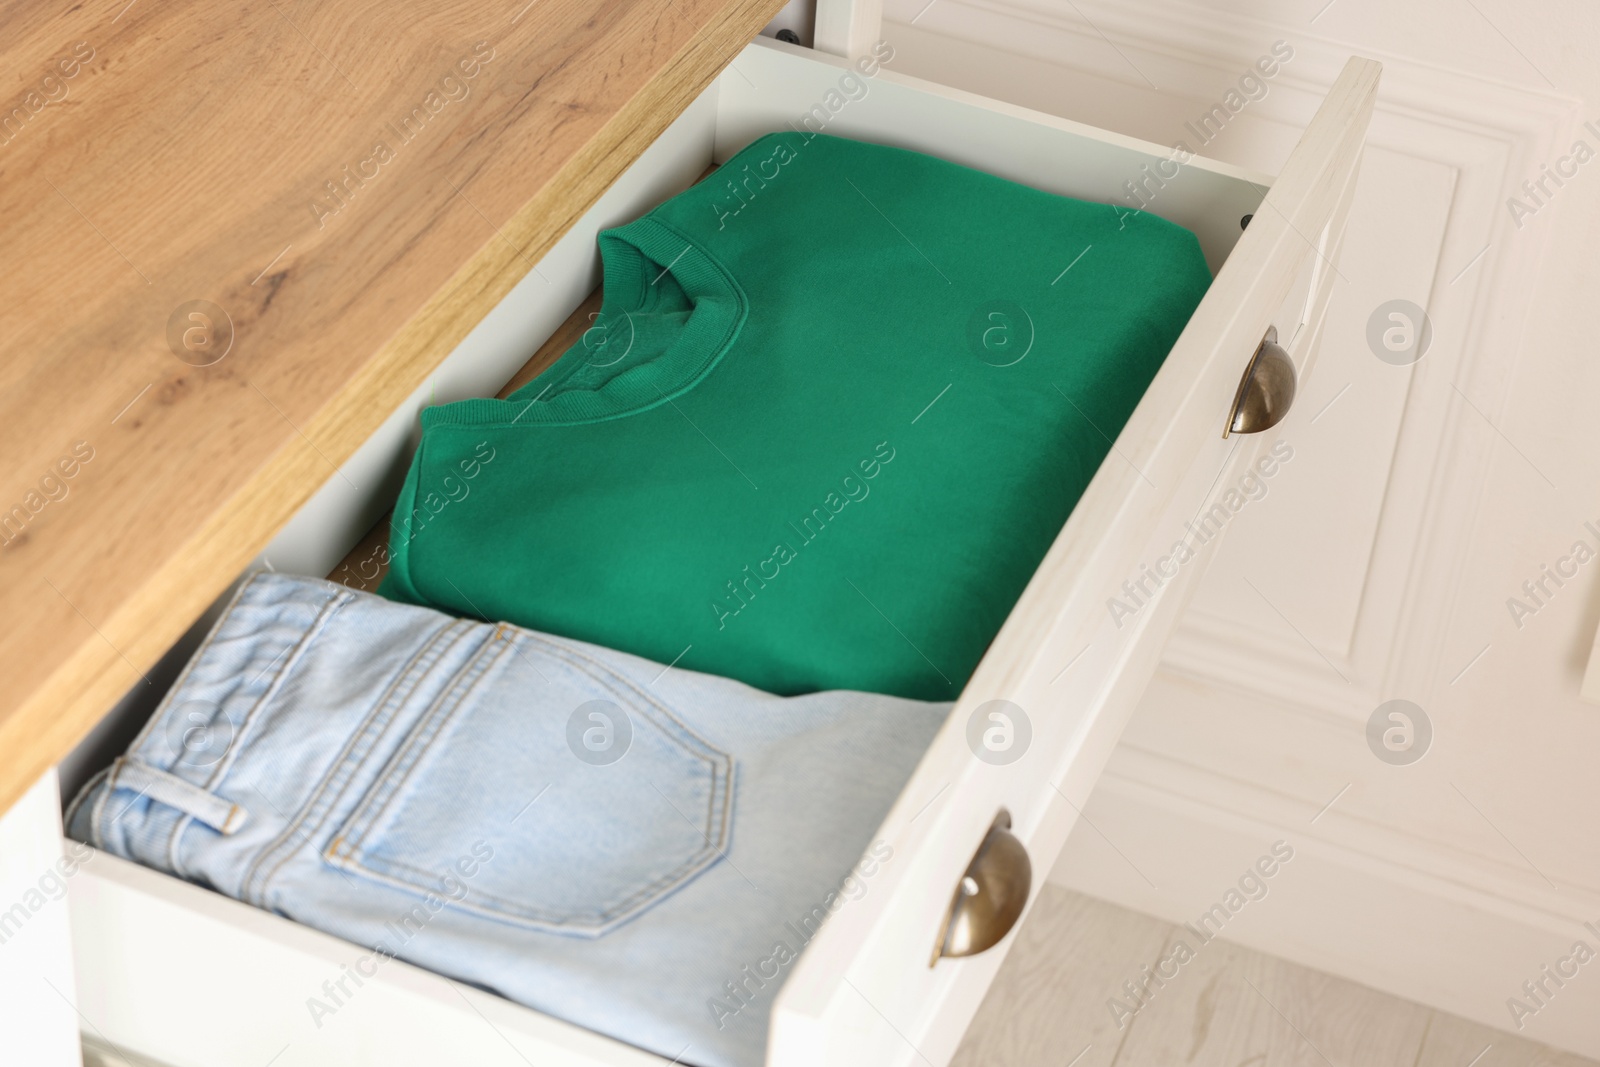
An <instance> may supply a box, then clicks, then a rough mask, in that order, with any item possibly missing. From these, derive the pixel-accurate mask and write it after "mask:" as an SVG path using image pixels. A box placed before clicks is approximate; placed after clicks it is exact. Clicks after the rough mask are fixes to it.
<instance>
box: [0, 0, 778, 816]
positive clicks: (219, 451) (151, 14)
mask: <svg viewBox="0 0 1600 1067" xmlns="http://www.w3.org/2000/svg"><path fill="white" fill-rule="evenodd" d="M64 6H65V5H37V4H28V5H23V4H11V5H9V6H8V7H7V8H6V9H4V10H0V279H3V282H0V618H3V619H4V620H5V622H4V625H3V629H0V810H3V809H4V808H7V807H9V806H10V805H11V803H12V802H13V801H14V800H15V799H16V798H17V797H18V796H19V795H20V794H21V793H22V792H23V791H24V790H25V789H26V788H27V787H28V786H29V785H30V784H31V783H32V782H33V781H35V780H36V779H37V778H38V776H39V775H40V774H41V773H43V772H44V771H45V770H46V769H47V768H48V767H49V766H51V765H52V764H54V763H55V762H57V761H58V760H59V759H60V758H61V757H62V756H63V755H64V754H65V753H66V752H67V751H68V750H69V749H70V748H71V747H72V746H73V745H74V744H75V743H76V742H77V741H78V740H79V739H80V738H81V737H82V736H83V734H84V733H85V732H86V731H87V730H88V729H89V728H90V727H91V726H92V725H93V724H94V723H95V722H96V721H97V720H98V719H99V718H100V717H101V716H102V715H103V714H104V713H105V712H106V711H107V710H108V709H109V708H110V707H112V706H113V705H114V704H115V703H116V702H117V700H118V699H119V698H120V697H121V696H122V695H123V694H124V693H125V692H126V691H127V690H128V689H129V688H130V687H132V686H134V685H143V684H148V683H147V682H146V681H145V672H146V671H148V670H149V669H150V667H151V666H152V665H153V664H154V663H155V662H156V660H157V659H158V658H159V657H160V656H161V654H162V653H163V652H165V651H166V649H167V648H168V647H169V646H170V645H171V644H172V642H173V641H174V640H175V639H176V638H177V637H178V636H179V635H180V634H182V633H183V631H184V630H185V628H187V627H188V626H189V625H190V623H191V622H192V621H193V620H194V619H195V618H196V617H198V615H199V614H200V612H201V611H202V610H203V609H204V608H205V607H206V605H207V604H209V603H210V602H211V601H212V600H213V599H214V598H215V597H217V596H218V595H219V594H220V593H221V592H222V591H223V590H224V589H225V588H226V587H227V585H228V583H229V582H230V581H232V579H233V578H234V577H235V576H237V575H238V573H239V572H240V571H241V570H242V569H243V568H244V567H245V566H246V565H247V564H248V563H249V561H250V560H251V559H252V558H253V557H254V556H255V555H256V554H257V553H258V552H260V551H261V549H262V548H263V547H264V546H265V545H266V543H267V542H268V541H269V540H270V539H271V537H272V536H273V534H274V533H275V532H276V531H277V530H278V529H279V528H280V527H281V526H282V525H283V524H284V523H285V522H286V521H287V520H288V519H289V518H290V517H291V516H292V515H293V514H294V513H295V511H296V510H297V509H298V508H299V507H300V506H301V505H302V504H303V503H304V502H305V501H306V500H307V499H308V498H309V497H310V496H311V494H312V493H313V492H314V491H315V490H316V489H317V488H318V487H319V486H320V485H321V484H322V483H323V482H325V481H326V480H327V479H328V478H329V477H330V476H331V475H332V474H333V472H334V470H335V468H336V467H337V465H338V464H340V463H341V462H343V461H344V460H345V459H347V458H348V457H349V456H350V455H351V453H352V452H354V450H355V449H356V447H357V446H358V445H359V444H361V442H362V441H363V440H365V439H366V438H367V437H368V436H369V435H370V434H371V433H372V432H373V431H374V430H375V429H376V428H377V427H378V425H379V424H380V422H382V420H383V419H384V417H385V416H386V415H388V414H389V413H390V412H391V411H393V410H394V409H395V408H396V407H397V406H398V405H399V404H400V403H401V401H402V400H403V399H404V398H405V397H407V396H408V395H409V394H410V393H411V392H412V391H413V390H414V389H416V388H417V387H418V385H420V384H421V383H422V382H423V381H424V380H425V379H426V378H427V377H428V375H429V373H430V372H431V371H432V369H433V368H434V366H435V365H436V364H437V363H438V362H439V361H440V360H441V359H442V358H443V357H444V356H445V355H446V354H447V353H449V352H450V350H451V349H452V348H453V347H454V346H455V344H456V343H457V342H458V341H460V340H461V338H462V337H464V336H465V335H466V333H467V332H468V331H469V330H470V329H471V328H472V327H473V326H474V325H475V324H476V323H477V322H478V320H479V319H480V318H482V317H483V315H484V314H485V313H486V312H487V311H488V310H489V309H490V308H492V307H493V306H494V305H495V303H496V302H497V301H498V300H499V299H500V298H501V297H502V296H504V295H505V294H506V293H507V292H508V291H509V290H510V288H511V287H512V285H513V284H515V282H516V281H517V280H518V279H520V278H521V277H522V276H523V275H524V274H525V273H526V272H527V271H528V270H529V268H530V265H531V264H532V263H533V262H534V261H535V260H537V259H538V258H539V257H540V256H542V255H543V254H544V253H545V252H546V251H547V250H548V249H549V248H550V246H551V245H552V244H553V243H554V242H555V241H556V240H557V238H559V237H560V236H561V234H563V233H564V232H565V231H566V230H567V229H568V227H569V226H570V225H571V224H572V223H573V222H574V221H575V220H576V219H577V218H578V217H579V216H580V215H582V214H583V212H584V211H585V210H586V209H588V208H589V207H590V206H591V205H592V204H593V203H594V201H595V200H596V199H597V198H598V197H599V195H600V193H601V192H602V191H603V190H604V189H605V188H606V187H607V186H608V185H609V184H610V183H611V181H612V180H613V179H614V178H615V177H616V176H617V175H618V174H620V173H621V172H622V170H623V169H624V168H625V167H627V165H628V164H629V163H630V162H632V161H633V159H635V158H636V157H637V156H638V154H639V153H640V152H641V151H642V150H643V149H644V148H645V147H646V146H647V145H648V144H649V143H650V142H651V141H652V140H653V139H654V138H655V137H656V136H657V135H658V134H659V133H660V132H661V131H662V130H663V129H664V128H665V127H666V126H667V124H668V123H669V122H671V120H672V119H673V118H674V117H676V116H677V115H678V114H679V112H680V111H682V109H683V108H684V107H685V106H686V105H687V104H688V103H689V102H690V101H691V100H692V99H693V98H694V97H695V96H696V94H698V93H699V92H700V90H701V89H703V88H704V87H705V86H706V85H707V84H708V83H709V82H710V81H711V79H712V78H713V77H714V76H715V75H716V73H717V72H718V71H719V70H721V68H722V67H723V66H724V65H725V64H726V63H727V61H728V60H729V59H731V58H732V57H733V56H734V55H735V54H736V53H737V52H738V50H739V49H740V48H741V47H742V46H743V45H744V43H745V42H746V41H748V40H749V39H750V38H751V37H753V36H754V35H755V34H756V33H757V32H758V31H759V30H760V28H761V27H762V26H763V25H764V24H765V23H766V22H767V21H768V20H769V19H770V18H771V16H772V15H773V14H774V13H775V12H776V11H777V9H778V8H779V7H781V6H782V0H532V2H531V3H530V2H528V0H507V2H502V0H445V2H443V3H431V4H430V3H419V2H404V0H402V2H399V3H389V4H357V3H353V2H350V0H241V2H238V3H228V4H221V3H215V2H211V0H160V2H158V0H131V2H129V0H89V2H87V3H83V4H79V5H77V6H75V7H71V8H70V9H67V10H65V11H64V12H62V11H60V10H59V9H60V8H61V7H64Z"/></svg>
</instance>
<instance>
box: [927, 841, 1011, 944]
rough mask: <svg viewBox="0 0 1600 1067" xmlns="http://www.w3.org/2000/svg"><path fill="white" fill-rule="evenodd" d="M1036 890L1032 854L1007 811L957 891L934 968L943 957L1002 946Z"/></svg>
mask: <svg viewBox="0 0 1600 1067" xmlns="http://www.w3.org/2000/svg"><path fill="white" fill-rule="evenodd" d="M1032 886H1033V863H1032V862H1031V861H1030V860H1029V859H1028V850H1027V849H1026V848H1025V847H1023V844H1022V842H1021V841H1020V840H1019V839H1018V838H1017V835H1015V834H1013V833H1012V832H1011V814H1010V813H1009V812H1006V811H1001V812H1000V814H999V815H997V816H996V817H995V820H994V823H993V824H992V825H991V826H990V827H989V832H988V834H986V835H985V836H984V839H983V843H982V844H981V845H979V846H978V851H977V852H976V853H975V854H974V855H973V857H972V862H971V863H969V864H967V870H966V873H964V874H963V875H962V876H961V881H960V883H959V884H958V885H957V886H956V891H955V895H954V896H953V897H952V898H951V900H950V910H949V911H948V912H946V913H945V919H944V928H943V929H941V930H940V931H939V940H938V943H937V944H936V945H935V946H934V950H933V958H932V959H931V960H929V961H928V966H929V967H932V966H933V965H934V964H935V963H938V962H939V957H941V956H976V955H977V954H978V953H980V952H983V951H984V950H985V949H990V948H993V947H994V946H995V945H997V944H999V943H1000V941H1001V940H1002V939H1003V938H1004V937H1005V936H1006V934H1008V933H1010V932H1011V928H1012V927H1013V926H1015V925H1016V923H1017V919H1018V917H1020V916H1021V915H1022V909H1023V908H1024V907H1025V906H1026V905H1027V903H1028V891H1029V889H1031V888H1032Z"/></svg>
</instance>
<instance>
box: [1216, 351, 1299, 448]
mask: <svg viewBox="0 0 1600 1067" xmlns="http://www.w3.org/2000/svg"><path fill="white" fill-rule="evenodd" d="M1294 387H1295V379H1294V360H1292V359H1290V358H1289V353H1288V352H1285V351H1284V350H1283V346H1282V345H1280V344H1278V328H1277V327H1276V326H1268V327H1267V333H1266V336H1265V337H1263V338H1262V339H1261V344H1260V345H1258V346H1257V347H1256V353H1255V355H1254V356H1252V357H1250V365H1249V366H1248V367H1246V368H1245V370H1244V377H1243V378H1241V379H1240V380H1239V391H1238V393H1236V394H1235V395H1234V398H1233V415H1232V417H1231V418H1230V419H1229V420H1228V428H1227V429H1226V430H1224V431H1222V436H1224V437H1227V436H1228V435H1229V434H1234V433H1260V432H1261V431H1262V430H1270V429H1272V428H1273V427H1274V426H1276V425H1278V423H1280V422H1282V421H1283V417H1284V416H1285V415H1287V414H1289V406H1290V405H1291V404H1293V403H1294Z"/></svg>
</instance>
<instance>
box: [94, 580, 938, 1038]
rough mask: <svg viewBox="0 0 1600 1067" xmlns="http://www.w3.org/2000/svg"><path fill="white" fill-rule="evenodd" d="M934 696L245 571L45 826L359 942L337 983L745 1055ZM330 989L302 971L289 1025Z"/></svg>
mask: <svg viewBox="0 0 1600 1067" xmlns="http://www.w3.org/2000/svg"><path fill="white" fill-rule="evenodd" d="M949 709H950V705H948V704H927V703H921V702H917V701H911V700H904V699H899V698H894V697H885V696H877V695H873V694H867V693H854V692H828V693H814V694H811V695H808V696H800V697H789V698H781V697H775V696H771V695H769V694H766V693H762V692H759V691H757V690H754V689H751V688H750V687H748V686H745V685H743V684H740V683H738V682H734V681H730V680H727V679H724V678H716V677H711V676H708V675H703V674H695V673H693V672H689V671H682V670H678V669H675V668H664V667H662V666H661V665H660V664H657V663H652V662H650V661H648V660H643V659H639V658H638V657H635V656H629V655H624V654H622V653H619V652H614V651H610V650H607V649H603V648H598V647H596V646H594V645H589V644H585V643H583V642H581V641H570V640H565V639H562V638H558V637H552V636H549V635H546V634H539V633H533V632H531V631H528V630H523V629H518V628H516V627H513V626H507V625H503V624H502V625H495V624H490V623H482V622H476V621H472V620H465V619H455V618H452V617H450V616H448V615H444V614H441V613H439V612H437V611H434V610H432V609H428V608H420V607H413V606H409V605H403V604H397V603H394V602H392V601H389V600H385V599H383V598H380V597H376V596H370V595H367V594H364V593H358V592H354V591H352V590H349V589H346V588H344V587H343V586H339V585H335V584H333V583H331V582H325V581H320V580H317V579H312V578H298V577H292V576H287V575H279V574H270V573H269V574H258V575H255V576H253V577H252V578H250V579H249V580H248V581H246V582H245V583H244V585H243V586H242V587H241V589H240V590H239V592H238V594H237V595H236V597H235V598H234V600H233V602H232V603H231V604H230V606H229V607H228V609H227V610H226V611H225V612H224V613H223V615H222V617H221V618H220V619H219V620H218V622H217V624H216V626H215V627H214V628H213V629H212V631H211V633H210V635H209V636H208V637H207V638H206V641H205V643H204V644H203V645H202V646H201V648H200V650H199V651H198V652H197V653H196V654H195V656H194V657H193V659H192V660H191V661H190V662H189V665H188V666H187V668H185V671H184V673H183V675H182V676H181V677H180V678H179V680H178V683H177V684H176V686H174V688H173V690H172V692H170V693H169V694H168V695H167V697H166V699H165V700H164V701H163V702H162V704H161V706H160V708H159V709H158V710H157V712H156V714H155V716H154V717H153V718H152V719H151V721H150V723H149V724H148V725H147V726H146V727H145V729H144V731H143V732H142V733H141V734H140V736H139V737H138V739H137V740H136V741H135V742H134V743H133V745H132V746H131V747H130V748H129V750H128V752H127V753H126V755H124V756H123V757H121V758H120V759H118V760H117V761H116V762H115V763H114V764H113V765H112V766H111V767H110V768H108V769H106V770H105V771H102V772H101V773H100V774H99V775H98V776H97V777H96V778H95V779H94V780H93V781H91V782H90V783H89V784H88V785H87V786H86V787H85V788H84V790H83V792H82V793H81V794H80V795H79V796H78V798H77V799H76V800H75V801H74V802H73V806H72V808H71V810H70V811H69V812H68V816H67V827H68V833H69V834H70V835H71V836H72V837H74V838H76V839H78V840H81V841H84V842H87V843H89V844H91V845H94V846H95V847H97V848H101V849H104V850H107V851H109V852H112V853H114V854H116V855H119V856H123V857H125V858H127V859H130V860H134V861H137V862H139V863H142V864H145V865H146V866H150V867H154V868H156V869H158V870H161V871H165V872H168V873H170V874H173V875H176V876H178V877H180V878H185V879H188V880H190V881H193V882H196V883H199V884H201V885H204V886H208V887H210V888H212V889H214V890H216V891H218V892H220V893H224V894H226V895H228V896H230V897H234V898H237V899H239V900H242V901H245V902H247V903H249V904H253V905H256V906H257V907H261V908H265V909H268V910H270V911H273V912H276V913H278V914H280V915H284V916H287V917H288V918H291V919H294V920H296V921H299V922H303V923H305V924H306V925H308V926H313V927H316V928H317V929H320V930H324V931H327V932H328V933H331V934H334V935H336V936H338V937H341V938H344V939H345V940H348V941H352V942H354V943H356V944H358V945H362V946H366V947H367V948H368V949H369V950H371V952H369V954H368V955H367V956H363V957H361V960H358V961H357V963H356V965H355V966H356V969H357V971H359V972H360V973H361V974H366V975H368V976H370V974H372V973H375V968H376V966H377V965H378V964H379V963H381V962H382V961H383V960H385V959H387V958H389V957H397V958H400V959H404V960H407V961H409V962H411V963H414V964H417V965H419V966H422V967H425V968H428V969H430V970H433V971H437V972H439V973H440V974H443V975H446V976H449V977H452V978H456V979H459V980H461V981H464V982H468V983H471V984H473V985H477V986H481V987H483V988H485V989H489V990H492V991H494V992H496V993H499V994H500V995H502V996H504V997H507V998H508V999H511V1000H514V1001H517V1002H519V1003H522V1004H526V1005H528V1006H529V1007H532V1008H536V1009H538V1010H539V1011H542V1012H545V1013H546V1014H549V1015H553V1016H556V1017H558V1018H561V1019H565V1020H568V1021H570V1022H573V1023H576V1024H578V1025H580V1026H584V1027H587V1028H589V1029H592V1030H596V1031H599V1032H601V1033H605V1034H609V1035H610V1036H613V1037H616V1038H618V1039H619V1040H622V1041H625V1042H628V1043H630V1044H633V1045H637V1046H639V1047H642V1048H645V1049H648V1050H650V1051H653V1052H656V1053H659V1054H661V1055H663V1056H665V1057H667V1058H668V1059H671V1058H673V1057H678V1059H679V1062H682V1063H689V1064H702V1065H704V1067H752V1065H755V1064H759V1063H761V1062H762V1061H763V1059H764V1050H765V1046H766V1031H767V1018H768V1013H769V1011H770V1008H771V1004H772V1001H773V998H774V996H775V995H776V993H777V989H778V987H779V986H780V985H781V983H782V981H783V979H784V978H785V977H786V976H787V974H788V972H789V970H790V969H791V965H792V963H793V960H794V959H795V958H796V956H797V955H798V953H799V952H800V951H801V949H803V948H804V945H805V943H806V942H807V941H809V940H810V939H811V937H812V936H814V935H815V933H816V930H817V928H818V927H819V926H820V924H821V923H822V921H823V920H824V919H825V918H826V917H827V916H828V915H829V914H830V913H831V912H833V911H836V910H838V909H839V908H841V907H848V906H849V901H850V900H852V899H857V898H859V897H860V896H861V895H863V894H864V893H866V892H870V891H871V886H872V878H873V875H874V874H876V873H878V871H879V870H881V867H882V865H883V864H886V863H892V862H893V848H892V845H891V844H890V843H888V842H884V841H876V842H875V841H873V839H872V838H873V832H874V830H876V829H877V827H878V826H879V824H880V823H881V822H882V820H883V818H884V816H885V815H886V814H887V812H888V810H889V807H890V805H891V804H892V803H893V801H894V798H895V796H896V795H897V794H898V793H899V791H900V790H901V788H902V787H903V786H904V784H905V781H906V779H907V778H909V776H910V774H911V771H912V769H913V768H914V767H915V766H916V763H917V761H918V759H919V758H920V757H921V755H922V753H923V752H924V751H925V750H926V748H927V746H928V745H929V743H930V742H931V741H932V739H933V735H934V734H935V733H936V732H937V730H938V729H939V727H940V725H941V724H942V723H943V721H944V719H945V717H946V716H947V714H948V712H949ZM362 961H365V962H364V963H363V962H362ZM356 988H357V987H355V986H351V985H349V984H348V983H345V984H344V985H341V986H338V987H331V988H326V987H325V989H324V990H308V991H307V992H308V993H312V994H314V995H312V996H310V997H308V999H307V1011H308V1013H309V1014H310V1016H311V1019H312V1021H313V1022H315V1024H316V1025H317V1026H318V1027H319V1028H320V1027H322V1026H335V1025H339V1022H340V1020H338V1019H337V1018H335V1017H334V1016H335V1015H336V1013H337V1010H338V1008H339V1007H340V1006H341V1004H342V1003H343V1001H344V998H345V997H348V996H354V995H358V993H357V992H356ZM341 990H342V992H343V996H341Z"/></svg>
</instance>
